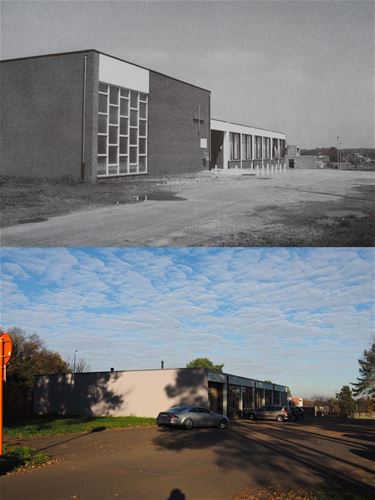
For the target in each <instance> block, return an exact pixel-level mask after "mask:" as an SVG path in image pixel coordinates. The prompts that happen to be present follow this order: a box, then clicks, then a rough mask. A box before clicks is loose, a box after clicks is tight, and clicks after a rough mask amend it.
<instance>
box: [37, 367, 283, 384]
mask: <svg viewBox="0 0 375 500" xmlns="http://www.w3.org/2000/svg"><path fill="white" fill-rule="evenodd" d="M176 370H205V371H207V373H208V372H209V373H218V374H219V375H224V376H225V377H237V378H243V379H247V380H252V381H254V382H261V383H263V384H264V383H267V384H268V385H279V386H282V387H287V386H286V385H284V384H276V383H274V382H272V383H271V384H270V383H269V382H264V380H259V379H256V378H251V377H244V376H243V375H235V374H234V373H228V372H215V371H214V370H210V369H209V368H206V367H204V366H201V367H195V368H190V367H189V368H188V367H186V366H185V367H179V368H138V369H135V370H113V372H112V371H110V370H98V371H92V372H91V371H90V372H79V373H75V374H74V373H72V372H66V373H40V374H38V375H34V378H37V377H51V376H62V375H93V374H95V373H109V374H110V373H127V372H167V371H176Z"/></svg>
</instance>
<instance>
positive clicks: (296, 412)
mask: <svg viewBox="0 0 375 500" xmlns="http://www.w3.org/2000/svg"><path fill="white" fill-rule="evenodd" d="M289 418H290V419H291V420H300V419H302V418H305V412H304V411H303V408H301V407H299V406H289Z"/></svg>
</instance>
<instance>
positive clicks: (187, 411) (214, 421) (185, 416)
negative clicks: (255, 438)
mask: <svg viewBox="0 0 375 500" xmlns="http://www.w3.org/2000/svg"><path fill="white" fill-rule="evenodd" d="M156 423H157V425H158V426H159V427H160V426H168V427H183V428H184V429H191V428H192V427H218V428H219V429H225V428H226V427H227V426H228V423H229V420H228V418H227V417H225V416H224V415H221V414H219V413H214V412H213V411H210V410H209V409H208V408H204V407H202V406H174V407H173V408H170V409H169V410H166V411H162V412H160V413H159V415H158V416H157V419H156Z"/></svg>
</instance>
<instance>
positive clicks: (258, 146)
mask: <svg viewBox="0 0 375 500" xmlns="http://www.w3.org/2000/svg"><path fill="white" fill-rule="evenodd" d="M255 159H256V160H261V159H262V137H261V136H259V135H256V136H255Z"/></svg>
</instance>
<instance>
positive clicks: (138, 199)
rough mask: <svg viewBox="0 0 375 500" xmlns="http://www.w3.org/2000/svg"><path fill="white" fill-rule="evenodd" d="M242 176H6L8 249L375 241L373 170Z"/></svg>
mask: <svg viewBox="0 0 375 500" xmlns="http://www.w3.org/2000/svg"><path fill="white" fill-rule="evenodd" d="M244 174H245V172H243V171H230V172H229V174H226V175H225V174H224V172H221V173H220V174H219V175H218V176H217V177H215V174H214V173H213V172H202V173H201V174H199V175H195V176H180V177H173V178H165V179H152V178H147V179H137V180H130V179H116V180H112V181H105V182H103V183H102V182H100V183H97V184H96V185H87V184H73V185H69V184H66V183H65V184H61V183H60V184H59V183H52V184H41V185H40V186H38V185H37V184H35V182H33V183H31V184H30V183H29V184H27V183H26V181H24V183H23V184H22V183H21V184H19V185H17V183H14V181H9V180H8V181H5V182H4V183H3V185H2V186H1V190H2V193H1V194H2V200H3V202H2V203H3V206H2V223H3V226H7V227H4V229H3V230H2V245H3V246H143V245H146V246H373V245H374V244H375V204H374V193H375V182H374V180H375V173H374V172H356V171H339V170H287V172H286V173H278V174H277V175H274V176H273V177H262V176H259V177H257V176H255V175H244ZM62 214H63V215H62ZM64 214H65V215H64Z"/></svg>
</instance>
